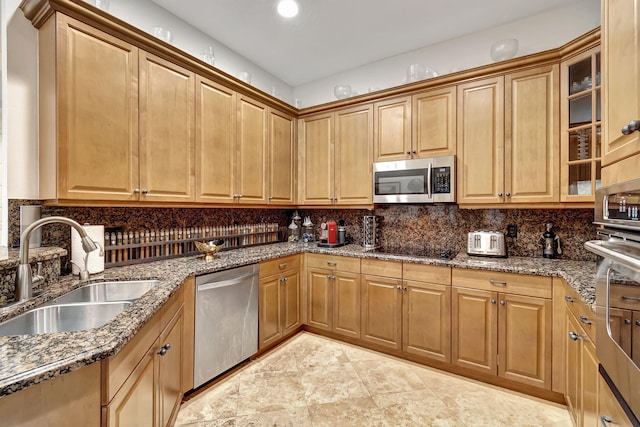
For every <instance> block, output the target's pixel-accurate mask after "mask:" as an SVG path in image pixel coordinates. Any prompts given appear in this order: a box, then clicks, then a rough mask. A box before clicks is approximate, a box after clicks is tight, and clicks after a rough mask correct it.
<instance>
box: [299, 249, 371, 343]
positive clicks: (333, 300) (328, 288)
mask: <svg viewBox="0 0 640 427" xmlns="http://www.w3.org/2000/svg"><path fill="white" fill-rule="evenodd" d="M307 267H308V269H307V298H308V304H307V324H308V325H310V326H313V327H315V328H318V329H322V330H325V331H331V332H335V333H337V334H340V335H344V336H346V337H352V338H360V334H361V326H360V325H361V323H360V322H361V321H360V303H361V302H360V301H361V296H360V294H361V286H360V259H359V258H350V257H335V256H330V255H318V254H307Z"/></svg>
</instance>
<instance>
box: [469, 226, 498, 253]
mask: <svg viewBox="0 0 640 427" xmlns="http://www.w3.org/2000/svg"><path fill="white" fill-rule="evenodd" d="M467 254H469V255H481V256H493V257H506V256H507V246H506V244H505V242H504V234H503V233H501V232H499V231H472V232H470V233H469V235H468V236H467Z"/></svg>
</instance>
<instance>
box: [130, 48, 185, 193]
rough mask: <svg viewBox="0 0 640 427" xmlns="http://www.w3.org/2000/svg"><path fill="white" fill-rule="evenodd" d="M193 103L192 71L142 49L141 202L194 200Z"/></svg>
mask: <svg viewBox="0 0 640 427" xmlns="http://www.w3.org/2000/svg"><path fill="white" fill-rule="evenodd" d="M194 104H195V74H194V73H192V72H190V71H187V70H185V69H184V68H182V67H179V66H177V65H174V64H173V63H171V62H169V61H165V60H164V59H161V58H158V57H156V56H153V55H151V54H149V53H146V52H142V51H141V52H140V187H139V191H140V193H141V197H140V200H141V201H162V202H171V201H184V202H192V201H194V194H195V193H194V175H195V165H194V160H195V156H194V150H195V134H194V122H195V113H194ZM134 191H136V190H134Z"/></svg>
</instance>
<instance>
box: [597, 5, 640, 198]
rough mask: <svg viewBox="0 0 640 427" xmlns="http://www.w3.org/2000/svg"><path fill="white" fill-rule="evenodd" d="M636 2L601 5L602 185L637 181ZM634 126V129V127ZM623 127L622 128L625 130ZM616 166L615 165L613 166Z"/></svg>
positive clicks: (639, 87) (639, 71)
mask: <svg viewBox="0 0 640 427" xmlns="http://www.w3.org/2000/svg"><path fill="white" fill-rule="evenodd" d="M638 34H640V2H639V1H638V0H604V1H603V2H602V59H603V62H602V82H603V106H604V111H603V114H604V117H603V120H602V123H603V146H602V148H603V158H602V165H603V166H606V167H605V169H604V170H603V181H604V182H603V184H604V185H610V184H615V183H618V182H623V181H628V180H630V179H634V178H637V177H638V166H640V156H638V153H640V133H639V132H638V131H637V129H638V128H640V125H639V124H637V122H636V123H634V124H632V126H629V127H626V126H628V125H629V124H630V122H632V121H637V120H640V36H638ZM634 125H635V126H634ZM625 127H626V128H625ZM617 162H620V163H619V164H616V163H617Z"/></svg>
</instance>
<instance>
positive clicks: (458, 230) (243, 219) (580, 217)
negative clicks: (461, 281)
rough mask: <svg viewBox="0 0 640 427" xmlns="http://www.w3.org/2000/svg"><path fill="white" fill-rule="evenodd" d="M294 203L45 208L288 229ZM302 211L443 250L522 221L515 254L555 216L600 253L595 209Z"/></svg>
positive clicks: (12, 216)
mask: <svg viewBox="0 0 640 427" xmlns="http://www.w3.org/2000/svg"><path fill="white" fill-rule="evenodd" d="M40 203H41V202H40V201H34V200H17V199H12V200H9V245H10V246H17V245H19V241H20V236H19V233H20V205H33V204H40ZM293 211H294V210H293V209H245V208H147V207H140V208H122V207H106V208H105V207H66V206H64V207H63V206H43V207H42V216H51V215H62V216H67V217H70V218H73V219H75V220H76V221H78V222H80V223H81V224H82V223H90V224H103V225H104V226H105V228H106V229H110V228H122V230H126V231H128V230H136V229H151V228H153V229H160V228H171V227H190V226H202V225H211V226H220V225H233V224H234V223H237V224H248V223H262V222H277V223H278V224H280V226H281V228H282V229H286V226H287V225H288V224H289V223H290V222H291V216H292V214H293ZM298 212H299V213H300V216H302V217H305V216H310V217H311V221H312V222H313V223H314V228H315V230H316V235H317V234H319V232H320V223H321V222H323V221H327V220H331V219H333V220H338V219H344V221H345V224H346V226H347V241H351V242H354V243H360V230H361V226H362V217H363V216H364V215H372V214H374V215H379V216H382V217H383V219H382V221H381V228H380V242H381V243H382V244H383V245H394V246H398V245H407V246H424V245H428V246H430V247H433V248H437V249H438V250H442V249H451V250H453V251H454V252H457V253H460V252H465V251H466V238H467V233H468V232H469V231H474V230H481V229H485V230H497V231H503V232H504V231H506V230H507V225H508V224H515V225H517V227H518V237H517V238H507V239H506V241H507V245H508V251H509V255H510V256H534V257H541V256H542V245H541V243H540V239H541V237H542V233H543V232H544V225H545V223H547V222H552V223H554V224H555V228H554V232H555V233H556V234H558V235H559V236H560V241H561V245H562V249H563V254H562V256H561V258H562V259H570V260H584V261H594V260H595V259H596V257H595V255H593V254H591V253H590V252H587V251H586V250H585V249H584V242H585V241H587V240H591V239H594V238H595V227H594V226H593V224H592V222H593V209H460V208H459V207H458V206H457V205H435V206H434V205H388V206H381V207H378V208H376V209H374V210H367V209H306V208H301V209H299V210H298ZM69 235H70V231H69V227H67V226H64V225H59V224H51V225H48V226H46V227H44V228H43V233H42V241H43V245H49V246H60V247H62V248H65V249H67V250H69V246H70V237H69Z"/></svg>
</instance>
